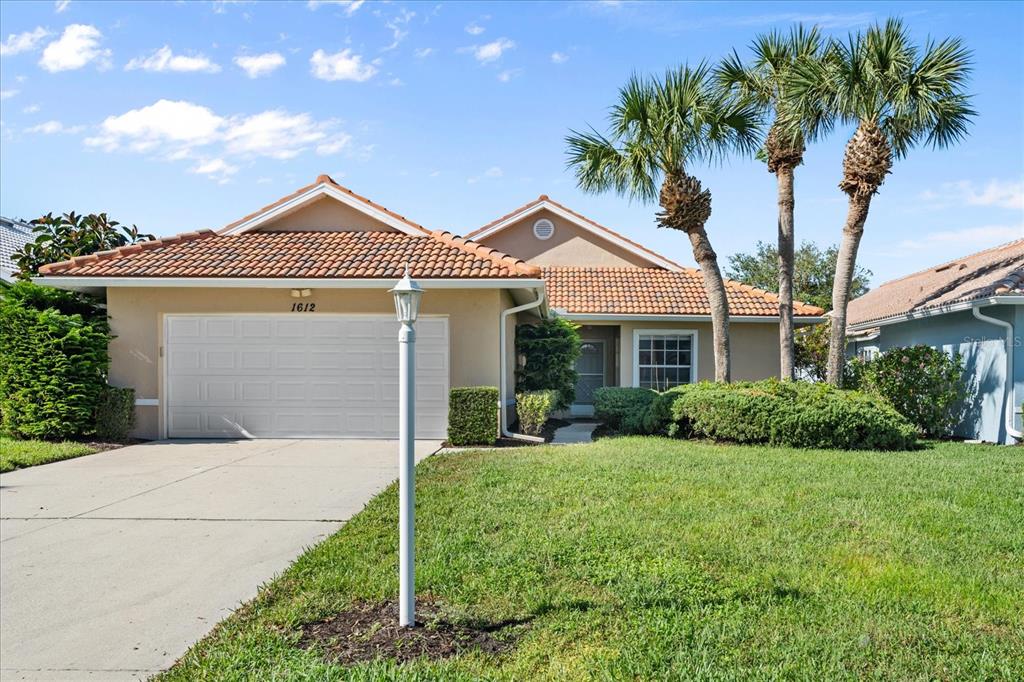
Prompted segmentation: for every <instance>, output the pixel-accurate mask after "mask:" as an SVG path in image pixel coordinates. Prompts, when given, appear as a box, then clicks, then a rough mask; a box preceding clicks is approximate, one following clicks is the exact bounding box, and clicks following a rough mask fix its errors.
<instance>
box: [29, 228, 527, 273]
mask: <svg viewBox="0 0 1024 682" xmlns="http://www.w3.org/2000/svg"><path fill="white" fill-rule="evenodd" d="M406 263H408V264H409V267H410V271H411V274H412V276H413V277H418V278H421V279H431V278H469V279H480V278H494V277H500V278H505V277H537V276H539V275H540V268H538V267H537V266H535V265H530V264H529V263H526V262H524V261H522V260H520V259H518V258H513V257H511V256H506V255H505V254H503V253H500V252H498V251H495V250H494V249H492V248H489V247H486V246H482V245H480V244H477V243H475V242H471V241H468V240H466V239H463V238H461V237H456V236H454V235H452V234H451V233H449V232H431V233H428V234H425V235H424V236H422V237H420V236H415V235H408V234H403V233H400V232H247V233H245V234H236V235H219V234H216V233H214V232H210V231H209V230H205V231H203V232H190V233H186V234H182V235H178V236H176V237H165V238H163V239H158V240H154V241H152V242H143V243H141V244H135V245H133V246H125V247H122V248H119V249H114V250H113V251H105V252H101V253H96V254H92V255H90V256H83V257H79V258H73V259H71V260H70V261H65V262H62V263H53V264H50V265H45V266H43V267H42V268H40V270H39V272H40V274H42V275H47V276H54V275H56V276H61V277H67V276H74V277H100V276H102V277H267V278H275V277H297V278H306V277H310V278H321V277H322V278H382V279H394V278H398V277H401V276H402V273H403V272H404V270H405V266H406Z"/></svg>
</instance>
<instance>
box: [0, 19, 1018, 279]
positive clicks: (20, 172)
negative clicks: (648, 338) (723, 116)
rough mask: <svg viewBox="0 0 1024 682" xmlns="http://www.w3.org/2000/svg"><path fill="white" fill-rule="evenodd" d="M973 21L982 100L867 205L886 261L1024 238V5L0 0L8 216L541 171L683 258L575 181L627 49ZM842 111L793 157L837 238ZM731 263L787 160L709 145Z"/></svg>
mask: <svg viewBox="0 0 1024 682" xmlns="http://www.w3.org/2000/svg"><path fill="white" fill-rule="evenodd" d="M890 14H892V15H898V16H902V17H903V18H904V19H905V20H906V21H907V23H908V24H909V25H910V27H911V28H912V31H913V34H914V36H915V38H917V39H918V40H919V41H920V42H923V41H924V40H925V39H926V38H927V37H928V36H933V37H944V36H947V35H958V36H961V37H962V38H963V39H964V40H965V41H966V42H967V44H968V45H969V46H970V47H971V48H972V49H973V50H974V53H975V60H976V65H975V72H974V77H973V80H972V86H971V89H972V91H973V92H974V93H975V94H976V99H975V102H974V103H975V107H976V109H977V110H978V112H979V116H978V118H977V122H976V124H975V125H974V126H973V129H972V133H971V136H970V138H969V139H968V140H967V141H966V142H964V143H963V144H961V145H960V146H958V147H956V148H953V149H949V150H940V151H932V150H930V149H917V150H914V151H913V152H912V153H911V155H910V156H909V158H907V159H906V160H903V161H899V162H898V163H897V165H896V167H895V169H894V171H893V174H892V175H891V176H890V177H889V178H888V179H887V180H886V182H885V185H884V186H883V187H882V190H881V193H880V194H879V196H878V197H877V198H876V200H875V202H874V204H873V205H872V213H871V216H870V218H869V221H868V225H867V230H866V234H865V237H864V240H863V242H862V247H861V258H860V262H861V264H862V265H865V266H867V267H869V268H870V269H872V270H873V271H874V273H875V278H874V281H875V283H878V282H880V281H882V280H885V279H888V278H892V277H896V276H899V275H902V274H906V273H909V272H911V271H914V270H917V269H920V268H923V267H927V266H929V265H931V264H935V263H938V262H940V261H944V260H947V259H950V258H954V257H956V256H958V255H962V254H965V253H968V252H971V251H975V250H978V249H982V248H986V247H989V246H993V245H996V244H999V243H1002V242H1006V241H1009V240H1011V239H1015V238H1018V237H1021V236H1024V114H1022V112H1024V49H1022V47H1021V44H1022V41H1024V4H1021V3H982V2H969V3H928V2H915V3H899V2H888V3H879V4H868V3H810V2H802V3H767V2H762V3H715V4H699V3H680V4H669V3H645V2H621V3H620V2H579V3H557V2H550V3H530V4H515V3H470V2H459V3H434V2H430V3H404V2H389V3H374V2H362V3H360V2H308V3H307V2H292V3H287V4H284V3H281V4H279V3H270V2H261V3H250V2H187V3H184V2H165V3H160V2H145V3H130V2H116V3H97V2H88V3H87V2H78V1H77V0H73V1H72V2H63V1H61V2H56V3H54V2H33V3H24V2H10V1H7V2H3V3H0V34H2V36H0V37H2V41H3V43H2V45H3V49H2V55H0V91H2V99H0V119H2V129H0V213H2V214H3V215H7V216H16V217H24V218H33V217H36V216H38V215H41V214H42V213H45V212H47V211H54V212H63V211H70V210H75V211H78V212H97V211H107V212H108V213H109V214H110V215H112V216H113V217H114V218H116V219H118V220H120V221H122V222H125V223H136V224H137V225H139V227H140V228H142V229H143V230H144V231H149V232H153V233H156V234H159V235H164V234H173V233H177V232H182V231H188V230H193V229H197V228H202V227H210V228H218V227H221V226H223V225H224V224H226V223H228V222H230V221H232V220H234V219H235V218H237V217H240V216H242V215H244V214H246V213H249V212H250V211H252V210H254V209H256V208H258V207H260V206H262V205H264V204H266V203H269V202H271V201H273V200H275V199H277V198H278V197H280V196H282V195H284V194H287V193H289V192H291V191H292V190H294V189H296V188H297V187H299V186H302V185H304V184H307V183H309V182H311V181H312V180H313V179H314V178H315V177H316V176H317V175H318V174H319V173H329V174H331V175H332V176H333V177H334V178H335V179H336V180H338V181H339V182H341V183H342V184H344V185H347V186H348V187H350V188H352V189H353V190H354V191H356V192H359V193H362V194H364V195H366V196H369V197H370V198H372V199H374V200H376V201H378V202H380V203H382V204H383V205H385V206H387V207H389V208H391V209H393V210H395V211H398V212H399V213H402V214H404V215H406V216H408V217H409V218H411V219H413V220H415V221H417V222H420V223H423V224H424V225H426V226H428V227H431V228H443V229H450V230H452V231H454V232H457V233H462V234H464V233H466V232H469V231H470V230H472V229H474V228H476V227H479V226H480V225H482V224H484V223H486V222H488V221H490V220H491V219H493V218H495V217H497V216H500V215H502V214H504V213H506V212H508V211H510V210H512V209H513V208H515V207H517V206H519V205H521V204H523V203H525V202H527V201H529V200H531V199H533V198H535V197H536V196H537V195H539V194H542V193H546V194H549V195H550V196H551V197H552V198H554V199H556V200H558V201H560V202H562V203H564V204H567V205H568V206H570V207H571V208H574V209H576V210H578V211H580V212H582V213H584V214H587V215H588V216H590V217H591V218H593V219H595V220H597V221H599V222H601V223H603V224H606V225H608V226H610V227H613V228H614V229H617V230H619V231H621V232H622V233H624V234H626V235H627V236H629V237H631V238H633V239H636V240H638V241H641V242H643V243H645V244H647V245H649V246H650V247H652V248H654V249H655V250H658V251H660V252H662V253H664V254H665V255H666V256H669V257H671V258H673V259H676V260H678V261H680V262H683V263H688V264H690V263H692V262H693V259H692V257H691V255H690V250H689V245H688V242H687V241H686V239H685V237H684V235H681V234H678V233H673V232H669V231H665V230H659V229H657V228H656V227H655V225H654V220H653V214H654V211H655V207H653V206H644V205H638V204H632V205H631V204H630V203H629V202H628V201H627V200H625V199H623V198H619V197H616V196H614V195H603V196H593V195H586V194H583V193H582V192H580V191H579V190H577V189H576V187H575V185H574V182H573V178H572V175H571V173H569V172H568V171H567V170H566V169H565V149H564V137H565V135H566V133H567V131H568V130H569V129H570V128H581V127H584V126H586V125H588V124H593V125H595V126H597V127H598V128H602V127H603V123H604V118H605V112H606V110H607V107H608V105H610V104H611V103H612V102H613V100H614V98H615V96H616V92H617V89H618V87H619V86H620V85H621V84H622V83H623V82H624V81H625V79H626V78H627V77H628V76H629V74H630V73H631V72H633V71H639V72H660V71H662V70H664V69H665V68H666V67H671V66H674V65H678V64H680V63H683V62H690V63H695V62H699V61H700V60H701V59H712V60H717V59H719V58H720V57H722V56H723V55H725V54H726V53H727V52H728V51H730V50H731V49H732V48H734V47H735V48H737V49H739V50H740V52H741V54H746V46H747V45H748V44H749V42H750V40H751V39H752V38H753V37H754V36H755V35H756V34H757V33H758V32H761V31H765V30H768V29H771V28H787V27H788V26H789V25H790V24H792V23H793V22H794V21H804V22H807V23H817V24H819V25H820V26H821V27H822V28H823V29H825V30H826V31H827V32H829V33H832V34H834V35H838V36H845V35H846V34H847V33H848V32H849V31H855V30H857V29H860V28H863V27H864V26H866V25H867V24H869V23H870V22H872V21H875V20H879V19H884V18H885V16H888V15H890ZM848 134H849V131H847V130H837V131H836V133H835V134H833V136H832V137H831V138H830V139H828V140H827V141H824V142H822V143H819V144H817V145H814V146H813V147H811V148H810V149H809V151H808V153H807V155H806V163H805V165H804V166H803V167H801V168H800V169H798V171H797V179H796V197H797V208H796V210H797V216H796V229H797V237H798V239H811V240H814V241H817V242H818V243H820V244H823V245H824V244H827V243H833V242H837V241H838V240H839V235H840V229H841V226H842V221H843V217H844V213H845V207H846V206H845V197H844V195H843V194H841V193H840V191H839V190H838V189H837V188H836V183H837V182H838V180H839V174H840V170H841V161H842V152H843V145H844V144H845V142H846V139H847V136H848ZM695 171H696V174H697V175H698V177H700V179H701V180H702V181H703V182H704V184H705V186H707V187H709V188H710V189H711V191H712V196H713V214H712V216H711V219H710V220H709V222H708V226H707V227H708V232H709V233H710V235H711V239H712V243H713V245H714V247H715V249H716V251H718V253H719V256H720V258H721V260H722V262H723V264H724V263H725V261H726V258H727V257H728V256H729V255H730V254H733V253H736V252H737V251H748V250H750V249H751V248H752V247H753V244H754V242H756V241H757V240H758V239H763V240H769V241H770V240H772V239H774V235H775V210H776V209H775V183H774V176H772V175H770V174H769V173H767V171H766V170H765V169H764V166H763V165H762V164H760V163H758V162H756V161H754V160H751V159H739V158H737V159H732V160H730V161H728V162H726V163H725V164H724V165H722V166H720V167H711V168H697V169H695Z"/></svg>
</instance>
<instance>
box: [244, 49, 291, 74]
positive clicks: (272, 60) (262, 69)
mask: <svg viewBox="0 0 1024 682" xmlns="http://www.w3.org/2000/svg"><path fill="white" fill-rule="evenodd" d="M284 63H285V59H284V55H282V54H281V53H280V52H267V53H264V54H257V55H239V56H237V57H235V64H237V65H238V67H239V68H241V69H242V70H243V71H245V73H246V75H248V76H249V78H259V77H260V76H266V75H267V74H269V73H273V72H274V71H276V70H277V69H279V68H280V67H282V66H284Z"/></svg>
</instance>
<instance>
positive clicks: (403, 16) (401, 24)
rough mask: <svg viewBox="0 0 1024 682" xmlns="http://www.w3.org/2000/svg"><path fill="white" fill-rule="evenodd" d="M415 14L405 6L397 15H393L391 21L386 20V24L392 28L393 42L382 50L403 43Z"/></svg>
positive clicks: (383, 50)
mask: <svg viewBox="0 0 1024 682" xmlns="http://www.w3.org/2000/svg"><path fill="white" fill-rule="evenodd" d="M415 16H416V13H415V12H410V11H409V10H407V9H404V8H403V9H402V11H401V12H399V13H398V14H397V15H396V16H394V17H392V18H391V19H390V20H389V21H386V22H384V26H385V27H387V28H389V29H391V44H390V45H388V46H387V47H385V48H383V49H381V52H387V51H389V50H394V49H395V48H396V47H398V46H399V45H401V44H402V41H403V40H405V39H406V37H408V35H409V29H408V28H406V27H407V26H408V25H409V22H410V21H412V19H413V17H415Z"/></svg>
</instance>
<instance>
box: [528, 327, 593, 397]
mask: <svg viewBox="0 0 1024 682" xmlns="http://www.w3.org/2000/svg"><path fill="white" fill-rule="evenodd" d="M577 328H578V327H577V325H575V324H573V323H572V322H569V321H568V320H564V319H562V318H557V317H556V318H552V319H549V320H541V321H540V322H538V323H537V324H521V325H519V326H518V327H516V354H517V355H522V356H523V357H524V358H526V364H524V365H523V366H522V367H520V368H519V369H517V370H516V392H517V393H520V392H526V391H557V393H558V396H557V399H558V403H557V404H556V405H555V409H558V410H565V409H568V408H569V406H570V405H572V403H573V402H574V401H575V400H576V378H577V376H576V359H577V358H579V356H580V334H579V331H577Z"/></svg>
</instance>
